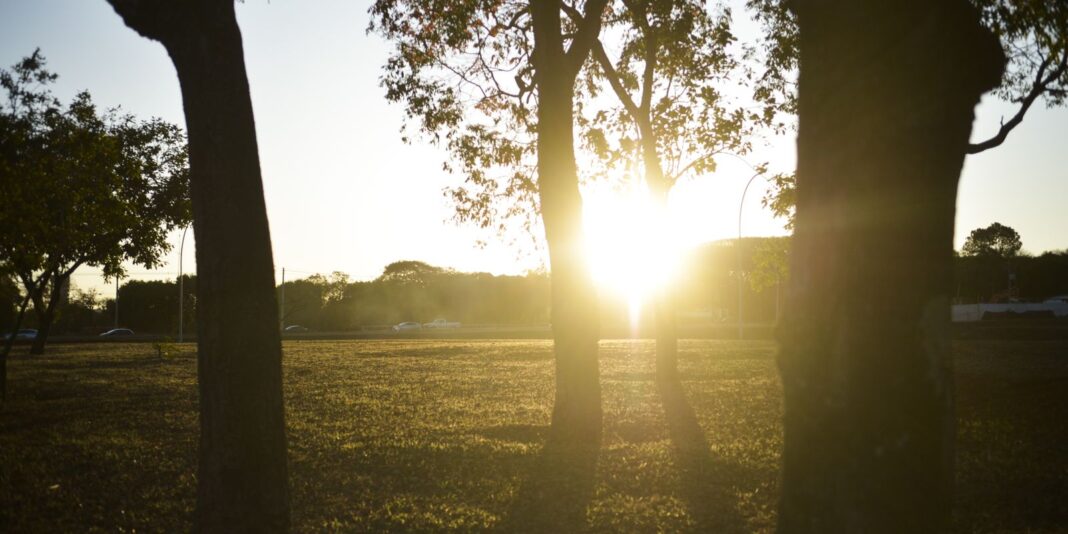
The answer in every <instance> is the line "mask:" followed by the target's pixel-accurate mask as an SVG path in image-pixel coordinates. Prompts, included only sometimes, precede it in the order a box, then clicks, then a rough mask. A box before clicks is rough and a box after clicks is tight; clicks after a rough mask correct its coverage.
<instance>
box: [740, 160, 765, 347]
mask: <svg viewBox="0 0 1068 534" xmlns="http://www.w3.org/2000/svg"><path fill="white" fill-rule="evenodd" d="M760 174H761V173H760V171H757V172H754V173H753V175H752V176H750V177H749V181H748V182H746V183H745V189H743V190H742V200H741V201H739V202H738V241H736V242H735V244H734V247H735V248H734V258H735V263H736V264H737V267H738V339H742V338H743V337H744V336H745V332H744V329H743V327H742V208H743V207H745V195H746V193H748V192H749V186H751V185H753V180H756V178H757V176H760Z"/></svg>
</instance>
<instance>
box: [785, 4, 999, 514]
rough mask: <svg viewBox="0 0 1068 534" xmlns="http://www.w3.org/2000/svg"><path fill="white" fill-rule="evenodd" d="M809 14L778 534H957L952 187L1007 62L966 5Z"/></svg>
mask: <svg viewBox="0 0 1068 534" xmlns="http://www.w3.org/2000/svg"><path fill="white" fill-rule="evenodd" d="M797 12H798V20H799V25H800V35H801V63H800V64H801V71H800V81H799V83H800V85H799V118H800V122H799V133H798V142H797V146H798V173H797V219H796V232H795V235H794V240H793V246H794V249H793V252H792V254H791V274H790V280H789V291H788V295H787V302H786V309H785V314H784V316H783V321H782V324H781V327H780V334H779V337H780V342H781V350H780V354H779V368H780V372H781V374H782V380H783V387H784V392H785V450H784V453H783V463H784V465H783V486H782V500H781V506H780V511H779V529H780V531H783V532H931V531H941V530H945V529H946V528H947V527H948V525H949V518H950V506H951V502H952V483H953V455H954V450H953V447H954V414H953V387H952V375H951V364H952V361H951V358H952V354H951V352H950V344H949V338H948V334H949V329H948V327H949V294H950V291H951V285H952V266H953V265H952V259H953V219H954V211H955V202H956V189H957V180H958V178H959V175H960V170H961V165H962V163H963V159H964V154H965V150H966V148H967V144H968V137H969V134H970V131H971V123H972V119H973V108H974V106H975V104H976V103H977V102H978V100H979V96H980V95H981V94H982V93H983V92H984V91H986V90H988V89H990V88H992V87H993V86H994V85H995V84H996V83H997V82H998V79H999V77H1000V74H1001V69H1002V64H1003V61H1004V59H1003V56H1002V55H1001V52H1000V49H999V47H998V44H997V41H996V40H995V39H994V38H993V37H992V36H991V35H990V34H989V33H987V32H986V31H984V30H982V29H981V27H980V25H979V20H978V17H977V15H976V13H975V11H974V9H973V8H972V7H971V6H970V5H969V4H968V2H967V1H966V0H939V1H933V2H928V1H926V0H922V1H921V0H912V1H906V2H873V1H868V2H857V1H855V0H839V1H822V0H821V1H814V0H813V1H808V0H803V1H799V2H797Z"/></svg>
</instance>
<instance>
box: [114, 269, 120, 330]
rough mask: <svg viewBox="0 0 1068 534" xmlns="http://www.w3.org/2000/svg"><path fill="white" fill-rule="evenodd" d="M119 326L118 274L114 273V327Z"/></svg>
mask: <svg viewBox="0 0 1068 534" xmlns="http://www.w3.org/2000/svg"><path fill="white" fill-rule="evenodd" d="M118 327H119V275H115V328H118Z"/></svg>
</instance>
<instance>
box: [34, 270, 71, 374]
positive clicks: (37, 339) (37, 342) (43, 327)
mask: <svg viewBox="0 0 1068 534" xmlns="http://www.w3.org/2000/svg"><path fill="white" fill-rule="evenodd" d="M69 277H70V275H67V276H56V277H55V278H54V279H53V281H52V291H51V292H50V295H49V296H48V304H47V305H46V304H45V303H44V299H42V298H41V297H42V296H43V294H44V292H45V289H46V287H47V285H43V286H41V291H40V292H39V293H38V294H37V296H36V297H35V298H34V299H33V311H34V313H35V314H36V315H37V335H36V336H34V338H33V344H32V345H30V354H33V355H34V356H40V355H42V354H44V352H45V343H47V342H48V335H49V334H50V333H51V332H52V323H53V322H55V318H56V305H57V304H58V303H59V292H60V291H61V290H62V288H63V284H65V283H67V279H68V278H69Z"/></svg>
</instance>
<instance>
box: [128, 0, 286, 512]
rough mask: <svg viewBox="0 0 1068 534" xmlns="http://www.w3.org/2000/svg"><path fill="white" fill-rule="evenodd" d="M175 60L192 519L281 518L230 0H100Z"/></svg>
mask: <svg viewBox="0 0 1068 534" xmlns="http://www.w3.org/2000/svg"><path fill="white" fill-rule="evenodd" d="M111 3H112V5H113V6H115V8H116V10H117V11H118V12H119V13H120V15H122V16H123V19H124V20H125V22H126V24H127V25H128V26H130V27H131V28H133V29H134V30H136V31H138V32H139V33H141V34H142V35H144V36H146V37H149V38H151V39H156V40H159V41H161V42H162V43H163V45H164V46H165V47H166V49H167V52H168V53H169V55H170V56H171V59H172V60H173V62H174V65H175V68H176V69H177V71H178V79H179V82H180V84H181V90H182V100H183V102H184V106H185V119H186V126H187V128H188V130H189V163H190V177H191V178H190V179H191V194H192V201H193V230H194V235H195V237H196V242H197V251H196V256H197V288H196V295H197V350H198V365H197V370H198V377H199V391H200V430H201V435H200V462H199V471H198V476H197V507H196V518H195V529H196V530H198V531H207V532H282V531H285V530H287V529H288V527H289V492H288V486H287V467H286V437H285V421H284V414H283V397H282V366H281V358H282V349H281V340H280V333H279V329H278V324H279V323H278V303H277V301H276V299H275V293H274V268H273V263H272V259H271V241H270V235H269V230H268V225H267V213H266V209H265V206H264V202H263V186H262V183H261V178H260V167H259V154H258V149H257V145H256V131H255V124H254V121H253V115H252V102H251V100H250V98H249V88H248V79H247V76H246V73H245V64H244V55H243V51H242V45H241V33H240V29H239V28H238V26H237V21H236V19H235V16H234V6H233V1H232V0H196V1H187V2H181V3H172V2H158V3H151V4H148V3H144V2H141V1H139V0H111Z"/></svg>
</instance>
